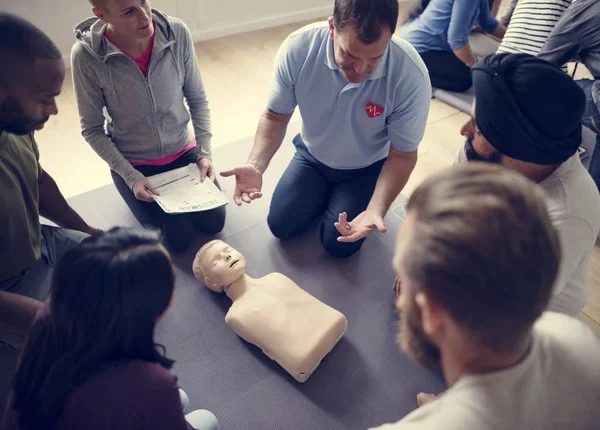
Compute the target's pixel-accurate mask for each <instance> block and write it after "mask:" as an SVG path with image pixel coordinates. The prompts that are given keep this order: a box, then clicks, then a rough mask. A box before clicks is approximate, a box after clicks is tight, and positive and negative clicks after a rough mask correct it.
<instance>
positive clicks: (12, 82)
mask: <svg viewBox="0 0 600 430" xmlns="http://www.w3.org/2000/svg"><path fill="white" fill-rule="evenodd" d="M0 40H2V43H0V64H1V65H2V66H0V226H1V228H2V234H1V239H0V344H3V345H4V344H8V345H10V346H13V347H19V346H20V343H22V340H23V336H24V334H25V332H26V331H27V329H28V328H29V326H30V325H31V323H32V322H33V318H34V316H35V314H36V312H37V309H38V308H39V307H40V306H41V302H40V300H45V299H46V298H47V297H48V294H49V290H50V275H51V273H52V270H53V267H54V266H55V264H56V263H57V261H58V260H59V258H60V256H61V255H62V254H63V253H64V252H65V251H66V250H67V249H69V248H70V247H72V246H73V245H75V244H77V243H79V242H80V241H81V240H82V239H83V238H84V237H85V236H86V235H87V234H95V233H98V232H99V230H97V229H95V228H92V227H90V226H89V225H87V224H86V223H85V221H83V220H82V219H81V217H80V216H79V215H77V213H76V212H75V211H74V210H73V209H71V207H70V206H69V205H68V204H67V202H66V201H65V198H64V197H63V195H62V194H61V192H60V190H59V189H58V187H57V185H56V182H54V180H53V179H52V177H51V176H50V175H49V174H48V173H47V172H46V171H44V169H42V167H41V166H40V163H39V152H38V147H37V144H36V142H35V139H34V137H33V133H34V131H35V130H41V129H42V128H43V127H44V123H45V122H46V121H48V118H49V117H50V115H56V114H57V113H58V108H57V107H56V101H55V97H56V96H57V95H58V94H59V93H60V91H61V89H62V83H63V79H64V76H65V67H64V63H63V60H62V56H61V54H60V51H59V50H58V48H57V47H56V46H55V45H54V43H52V41H51V40H50V39H49V38H48V36H46V35H45V34H44V33H42V32H41V31H40V30H39V29H37V28H36V27H34V26H33V25H32V24H31V23H29V22H27V21H25V20H23V19H21V18H18V17H16V16H13V15H8V14H0ZM40 215H42V216H44V217H46V218H48V219H50V220H51V221H53V222H55V223H56V224H58V225H59V226H61V227H63V228H56V227H50V226H47V225H43V226H41V225H40Z"/></svg>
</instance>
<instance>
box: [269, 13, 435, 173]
mask: <svg viewBox="0 0 600 430" xmlns="http://www.w3.org/2000/svg"><path fill="white" fill-rule="evenodd" d="M430 101H431V84H430V80H429V74H428V72H427V68H426V67H425V64H424V63H423V61H422V60H421V57H420V56H419V54H418V53H417V51H416V50H415V49H414V48H413V47H412V46H411V45H410V44H409V43H408V42H406V41H404V40H402V39H399V38H397V37H393V38H392V41H391V42H390V44H389V46H388V48H387V51H386V52H385V54H384V56H383V58H382V60H381V62H380V63H379V65H378V66H377V68H376V69H375V70H374V71H373V73H372V74H371V75H370V76H369V77H368V78H367V79H366V80H365V81H363V82H361V83H357V84H354V83H349V82H348V81H347V80H346V78H344V75H343V73H342V71H341V70H340V69H339V67H338V65H337V63H336V61H335V56H334V51H333V40H332V39H331V38H330V37H329V30H328V25H327V23H326V22H323V23H317V24H312V25H309V26H307V27H304V28H302V29H300V30H298V31H296V32H295V33H292V34H291V35H290V36H289V37H288V38H287V39H286V40H285V41H284V43H283V44H282V46H281V48H280V49H279V52H278V53H277V57H276V59H275V71H274V75H273V78H272V81H271V89H270V92H269V99H268V103H267V107H268V108H269V109H270V110H272V111H273V112H277V113H281V114H289V113H292V112H293V111H294V109H295V108H296V106H298V107H299V109H300V113H301V115H302V131H301V136H302V140H303V141H304V144H305V145H306V147H307V148H308V150H309V151H310V153H311V154H312V155H313V156H314V157H315V158H316V159H317V160H319V161H320V162H321V163H323V164H325V165H327V166H329V167H331V168H334V169H359V168H363V167H367V166H370V165H371V164H373V163H376V162H377V161H380V160H382V159H383V158H385V157H387V155H388V153H389V149H390V144H391V145H392V146H393V147H394V148H395V149H397V150H399V151H404V152H410V151H414V150H416V149H417V147H418V146H419V143H420V142H421V139H422V138H423V134H424V131H425V124H426V122H427V115H428V113H429V103H430Z"/></svg>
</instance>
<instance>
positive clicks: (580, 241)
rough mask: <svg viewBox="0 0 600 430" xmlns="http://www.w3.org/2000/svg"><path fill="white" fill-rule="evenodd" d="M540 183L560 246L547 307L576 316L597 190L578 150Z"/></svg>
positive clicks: (599, 211)
mask: <svg viewBox="0 0 600 430" xmlns="http://www.w3.org/2000/svg"><path fill="white" fill-rule="evenodd" d="M539 185H540V186H541V187H542V188H543V189H544V191H545V192H546V196H547V198H546V204H547V206H548V214H549V215H550V219H551V220H552V224H554V227H556V229H557V230H558V234H559V237H560V243H561V248H562V261H561V265H560V270H559V274H558V279H557V280H556V283H555V285H554V293H553V297H552V300H551V301H550V305H549V307H548V308H549V310H552V311H555V312H561V313H564V314H567V315H572V316H577V315H579V313H580V312H581V311H582V310H583V307H584V306H585V303H586V302H587V297H588V294H587V282H586V278H587V271H588V264H589V261H590V257H591V255H592V250H593V249H594V244H595V243H596V238H597V237H598V232H599V231H600V194H598V188H597V187H596V185H595V184H594V181H593V180H592V178H591V176H590V175H589V173H588V172H587V170H585V168H584V167H583V165H582V164H581V160H580V159H579V156H578V155H577V154H576V155H574V156H573V157H571V158H570V159H569V160H567V161H565V162H564V163H563V164H562V165H561V166H560V167H559V168H558V169H556V171H555V172H554V173H553V174H552V175H550V176H549V177H548V178H546V179H545V180H543V181H542V182H540V184H539ZM598 366H599V367H600V362H599V363H598ZM599 407H600V406H599ZM598 428H599V429H600V423H599V424H598Z"/></svg>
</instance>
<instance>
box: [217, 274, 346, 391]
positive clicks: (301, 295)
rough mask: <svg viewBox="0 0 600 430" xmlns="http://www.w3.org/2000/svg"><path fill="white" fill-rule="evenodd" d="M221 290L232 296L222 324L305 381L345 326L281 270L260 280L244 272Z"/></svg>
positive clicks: (336, 314)
mask: <svg viewBox="0 0 600 430" xmlns="http://www.w3.org/2000/svg"><path fill="white" fill-rule="evenodd" d="M226 293H227V295H228V296H229V298H231V299H232V300H233V304H232V306H231V308H230V309H229V312H228V313H227V315H226V316H225V321H226V322H227V324H229V326H230V327H231V328H232V329H233V331H234V332H235V333H236V334H237V335H238V336H240V337H241V338H242V339H244V340H246V341H247V342H250V343H252V344H254V345H256V346H258V347H259V348H261V349H262V350H263V352H264V353H265V354H266V355H267V356H269V357H270V358H271V359H273V360H275V361H276V362H277V363H278V364H279V365H281V367H283V368H284V369H285V370H286V371H287V372H288V373H290V374H291V375H292V376H293V377H294V378H295V379H296V380H298V381H299V382H304V381H306V380H307V379H308V377H309V376H310V375H311V374H312V373H313V372H314V370H315V369H316V368H317V366H318V365H319V364H320V362H321V360H322V359H323V358H324V357H325V356H326V355H327V354H328V353H329V351H331V350H332V349H333V347H334V346H335V345H336V343H337V342H338V341H339V340H340V339H341V337H342V336H343V335H344V333H345V331H346V328H347V327H348V321H347V319H346V317H345V316H344V315H342V314H341V313H340V312H339V311H337V310H335V309H333V308H332V307H330V306H328V305H326V304H325V303H323V302H321V301H319V300H318V299H316V298H315V297H313V296H312V295H310V294H309V293H307V292H306V291H304V290H303V289H302V288H300V287H299V286H298V285H297V284H296V283H295V282H294V281H292V280H291V279H290V278H288V277H286V276H285V275H282V274H281V273H271V274H269V275H267V276H265V277H263V278H260V279H253V278H250V277H249V276H247V275H243V276H242V277H241V278H239V279H238V280H236V281H234V282H233V283H232V284H231V285H230V286H229V288H228V289H227V291H226Z"/></svg>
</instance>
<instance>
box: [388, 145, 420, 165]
mask: <svg viewBox="0 0 600 430" xmlns="http://www.w3.org/2000/svg"><path fill="white" fill-rule="evenodd" d="M418 154H419V151H418V150H417V149H414V150H412V151H406V150H400V149H396V148H394V146H393V145H392V146H390V152H389V154H388V158H387V161H389V162H391V163H393V164H396V165H398V166H401V167H402V169H407V168H408V169H410V170H411V171H412V169H414V167H415V166H416V165H417V159H418V157H419V155H418Z"/></svg>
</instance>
